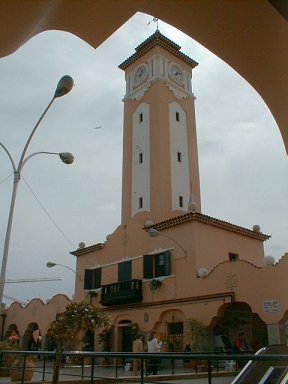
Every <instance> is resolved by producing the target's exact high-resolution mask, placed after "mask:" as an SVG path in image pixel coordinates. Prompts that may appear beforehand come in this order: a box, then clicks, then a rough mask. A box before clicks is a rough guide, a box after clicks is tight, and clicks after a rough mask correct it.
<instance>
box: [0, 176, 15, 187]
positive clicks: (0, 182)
mask: <svg viewBox="0 0 288 384" xmlns="http://www.w3.org/2000/svg"><path fill="white" fill-rule="evenodd" d="M12 175H13V173H10V175H8V176H7V177H6V178H5V179H3V180H2V181H0V185H1V184H2V183H4V181H6V180H8V179H9V177H11V176H12Z"/></svg>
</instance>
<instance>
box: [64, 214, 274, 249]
mask: <svg viewBox="0 0 288 384" xmlns="http://www.w3.org/2000/svg"><path fill="white" fill-rule="evenodd" d="M191 221H195V222H198V223H203V224H207V225H211V226H213V227H217V228H220V229H224V230H226V231H230V232H234V233H238V234H239V235H242V236H247V237H251V238H253V239H256V240H260V241H265V240H268V239H269V238H270V236H269V235H265V234H264V233H262V232H256V231H253V230H251V229H247V228H244V227H239V226H238V225H235V224H231V223H228V222H226V221H223V220H218V219H215V218H214V217H211V216H208V215H203V214H202V213H199V212H188V213H184V214H183V215H180V216H175V217H172V218H171V219H168V220H164V221H160V222H159V223H156V224H152V225H150V226H147V227H145V228H144V229H145V230H148V229H149V228H155V229H157V231H162V230H163V229H167V228H172V227H175V226H177V225H180V224H184V223H188V222H191ZM104 246H105V244H104V243H97V244H94V245H91V246H89V247H85V248H79V249H77V250H76V251H73V252H70V254H71V255H74V256H82V255H85V254H87V253H90V252H94V251H99V250H101V249H102V248H104Z"/></svg>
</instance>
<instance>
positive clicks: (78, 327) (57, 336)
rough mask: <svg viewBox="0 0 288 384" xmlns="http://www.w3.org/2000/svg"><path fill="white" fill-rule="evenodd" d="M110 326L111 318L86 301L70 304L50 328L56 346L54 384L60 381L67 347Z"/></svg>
mask: <svg viewBox="0 0 288 384" xmlns="http://www.w3.org/2000/svg"><path fill="white" fill-rule="evenodd" d="M109 326H110V318H109V316H108V315H107V314H106V313H105V312H104V311H102V310H101V309H99V308H96V307H94V306H93V305H92V304H90V303H87V302H85V301H83V302H81V303H71V304H69V305H68V306H67V307H66V309H65V312H64V313H63V314H62V315H61V316H59V318H58V319H57V320H55V321H53V322H52V323H51V324H50V327H49V334H50V335H51V337H52V339H53V341H54V345H55V362H54V370H53V379H52V383H53V384H57V383H58V379H59V373H60V367H61V360H62V357H63V352H64V350H65V348H67V346H69V345H71V343H74V345H75V344H76V343H77V342H78V341H79V340H78V339H77V338H78V337H79V335H80V334H81V333H82V334H83V333H85V332H87V331H91V332H94V330H95V329H96V328H104V329H105V328H107V327H109Z"/></svg>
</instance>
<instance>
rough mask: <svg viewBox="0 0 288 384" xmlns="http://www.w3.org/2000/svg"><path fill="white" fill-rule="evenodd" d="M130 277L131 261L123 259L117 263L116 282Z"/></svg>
mask: <svg viewBox="0 0 288 384" xmlns="http://www.w3.org/2000/svg"><path fill="white" fill-rule="evenodd" d="M131 279H132V262H131V260H129V261H123V262H122V263H119V264H118V282H120V281H127V280H131Z"/></svg>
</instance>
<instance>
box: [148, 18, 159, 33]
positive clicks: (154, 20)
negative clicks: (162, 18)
mask: <svg viewBox="0 0 288 384" xmlns="http://www.w3.org/2000/svg"><path fill="white" fill-rule="evenodd" d="M151 23H156V31H158V30H159V28H158V27H159V19H158V18H157V17H153V19H152V20H150V21H149V23H148V24H147V25H150V24H151Z"/></svg>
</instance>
